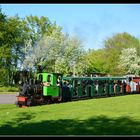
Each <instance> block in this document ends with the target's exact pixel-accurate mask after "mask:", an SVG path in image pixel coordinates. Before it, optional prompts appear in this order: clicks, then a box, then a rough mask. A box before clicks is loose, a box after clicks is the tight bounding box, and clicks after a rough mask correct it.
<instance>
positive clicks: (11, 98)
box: [0, 93, 18, 104]
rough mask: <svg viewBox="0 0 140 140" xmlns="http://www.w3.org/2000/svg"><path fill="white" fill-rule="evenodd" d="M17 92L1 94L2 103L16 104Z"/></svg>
mask: <svg viewBox="0 0 140 140" xmlns="http://www.w3.org/2000/svg"><path fill="white" fill-rule="evenodd" d="M17 95H18V93H17V94H0V104H15V101H16V100H17V99H16V96H17Z"/></svg>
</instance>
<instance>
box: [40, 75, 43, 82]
mask: <svg viewBox="0 0 140 140" xmlns="http://www.w3.org/2000/svg"><path fill="white" fill-rule="evenodd" d="M39 81H40V82H42V81H43V76H42V75H41V74H40V75H39Z"/></svg>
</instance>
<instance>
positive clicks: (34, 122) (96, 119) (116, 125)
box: [0, 94, 140, 136]
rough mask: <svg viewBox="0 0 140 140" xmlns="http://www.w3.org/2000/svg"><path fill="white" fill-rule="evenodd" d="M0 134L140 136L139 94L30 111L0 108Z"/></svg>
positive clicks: (8, 107) (56, 105)
mask: <svg viewBox="0 0 140 140" xmlns="http://www.w3.org/2000/svg"><path fill="white" fill-rule="evenodd" d="M0 135H67V136H68V135H72V136H73V135H93V136H95V135H140V94H136V95H125V96H117V97H110V98H100V99H88V100H81V101H73V102H67V103H60V104H50V105H42V106H34V107H30V108H18V107H16V106H15V105H13V104H11V105H0Z"/></svg>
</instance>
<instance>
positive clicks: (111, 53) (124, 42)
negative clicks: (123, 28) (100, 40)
mask: <svg viewBox="0 0 140 140" xmlns="http://www.w3.org/2000/svg"><path fill="white" fill-rule="evenodd" d="M124 48H136V50H137V52H138V55H140V43H139V40H138V39H137V38H135V37H134V36H132V35H130V34H128V33H126V32H124V33H119V34H116V35H114V36H113V37H111V38H108V39H107V40H105V52H106V62H107V63H106V64H107V67H108V68H109V73H110V74H112V75H121V74H122V73H121V71H120V69H118V61H119V56H120V54H121V50H122V49H124Z"/></svg>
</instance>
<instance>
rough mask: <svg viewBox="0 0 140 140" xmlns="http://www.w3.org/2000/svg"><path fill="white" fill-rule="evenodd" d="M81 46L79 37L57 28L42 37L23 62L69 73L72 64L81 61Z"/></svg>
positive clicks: (28, 65)
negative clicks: (71, 36)
mask: <svg viewBox="0 0 140 140" xmlns="http://www.w3.org/2000/svg"><path fill="white" fill-rule="evenodd" d="M81 47H82V46H81V42H80V41H79V40H78V39H77V38H75V37H73V38H70V37H69V36H68V35H67V34H63V33H62V32H61V28H57V29H55V30H53V31H52V34H51V35H49V36H47V35H44V36H43V37H42V39H41V40H40V41H39V42H38V43H37V46H36V47H34V48H33V49H32V50H30V54H29V55H28V56H27V57H26V58H25V60H24V63H23V64H24V67H26V68H35V66H37V65H41V66H42V67H44V69H46V71H51V72H62V73H64V74H68V73H69V72H71V71H73V70H72V69H71V68H72V66H73V65H76V62H77V63H78V61H80V55H81V53H82V52H81ZM74 63H75V64H74ZM45 66H46V67H45Z"/></svg>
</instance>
